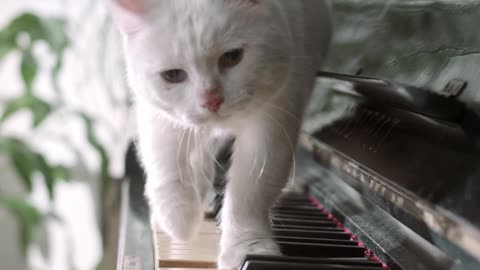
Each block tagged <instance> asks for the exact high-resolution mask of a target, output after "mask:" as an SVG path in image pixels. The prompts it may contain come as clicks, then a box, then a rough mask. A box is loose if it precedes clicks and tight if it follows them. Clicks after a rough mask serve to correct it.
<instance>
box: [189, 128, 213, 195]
mask: <svg viewBox="0 0 480 270" xmlns="http://www.w3.org/2000/svg"><path fill="white" fill-rule="evenodd" d="M193 141H194V143H195V145H196V146H197V147H198V148H199V149H202V150H203V149H204V147H203V145H200V144H201V140H199V138H198V133H197V132H196V130H194V133H193ZM200 158H201V156H200V151H198V152H197V154H196V155H195V162H196V163H200V164H202V163H201V160H200ZM197 169H198V170H199V171H200V172H201V174H202V176H203V179H204V181H205V183H206V184H207V185H208V186H211V185H210V180H209V179H208V176H207V174H206V173H205V170H204V168H203V167H202V166H200V168H197ZM195 180H196V179H195ZM199 181H200V179H199Z"/></svg>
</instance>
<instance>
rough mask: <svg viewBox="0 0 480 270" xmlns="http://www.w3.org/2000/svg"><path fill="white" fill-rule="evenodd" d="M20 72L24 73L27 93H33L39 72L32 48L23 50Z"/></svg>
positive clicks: (23, 77) (23, 78)
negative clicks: (34, 82)
mask: <svg viewBox="0 0 480 270" xmlns="http://www.w3.org/2000/svg"><path fill="white" fill-rule="evenodd" d="M20 73H21V74H22V80H23V84H24V86H25V89H26V90H27V93H28V94H29V95H32V86H33V81H34V80H35V77H36V76H37V73H38V64H37V60H36V59H35V57H34V56H33V54H32V52H31V51H30V50H26V51H24V52H23V55H22V62H21V64H20Z"/></svg>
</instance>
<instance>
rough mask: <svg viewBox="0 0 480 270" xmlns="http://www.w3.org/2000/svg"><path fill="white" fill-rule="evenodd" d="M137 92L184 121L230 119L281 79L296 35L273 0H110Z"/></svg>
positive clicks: (256, 103) (259, 102) (259, 101)
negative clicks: (275, 12) (290, 34)
mask: <svg viewBox="0 0 480 270" xmlns="http://www.w3.org/2000/svg"><path fill="white" fill-rule="evenodd" d="M109 1H111V8H112V10H113V16H114V19H115V21H116V23H117V25H118V26H119V29H120V31H121V32H122V34H123V38H124V42H125V55H126V62H127V69H128V76H129V82H130V85H131V87H132V89H133V91H134V94H135V96H136V98H137V99H143V100H144V101H148V102H149V103H150V104H151V105H153V106H154V108H155V109H158V110H159V112H161V113H164V114H167V115H168V116H170V118H171V119H175V120H176V121H178V122H179V123H182V124H187V125H202V124H212V123H219V122H224V121H228V120H229V119H232V118H235V117H238V116H241V115H243V113H245V112H247V111H250V110H252V109H254V108H256V107H259V106H262V105H263V103H264V102H265V101H266V100H267V99H268V98H269V97H271V96H272V95H274V94H275V92H276V91H278V89H280V88H281V86H282V83H284V81H285V79H286V77H287V74H288V66H289V61H290V57H291V55H290V45H291V42H290V40H289V39H288V38H285V36H286V35H285V29H279V28H282V27H281V26H279V23H278V22H274V21H273V20H274V19H273V18H272V16H271V14H270V12H271V11H270V10H269V7H268V5H267V4H266V2H267V1H270V0H109Z"/></svg>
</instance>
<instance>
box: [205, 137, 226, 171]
mask: <svg viewBox="0 0 480 270" xmlns="http://www.w3.org/2000/svg"><path fill="white" fill-rule="evenodd" d="M203 139H204V141H205V143H206V144H207V147H208V150H210V151H207V153H208V154H209V155H210V157H211V158H212V159H213V162H214V163H215V164H217V165H218V166H219V167H220V168H222V169H223V170H225V167H224V166H223V165H222V164H220V162H218V160H217V156H216V155H217V153H216V151H215V149H214V147H213V145H212V143H211V141H210V140H208V138H203Z"/></svg>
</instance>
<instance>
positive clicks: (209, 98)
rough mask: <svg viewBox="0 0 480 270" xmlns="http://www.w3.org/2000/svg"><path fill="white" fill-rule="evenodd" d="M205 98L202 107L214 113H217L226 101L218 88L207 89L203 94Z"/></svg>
mask: <svg viewBox="0 0 480 270" xmlns="http://www.w3.org/2000/svg"><path fill="white" fill-rule="evenodd" d="M203 99H204V103H203V105H202V107H204V108H206V109H208V110H209V111H212V112H214V113H217V112H218V110H220V107H221V106H222V104H223V102H224V101H225V99H224V97H223V95H222V94H221V93H220V90H219V89H218V88H215V89H212V90H208V91H205V93H204V95H203Z"/></svg>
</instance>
